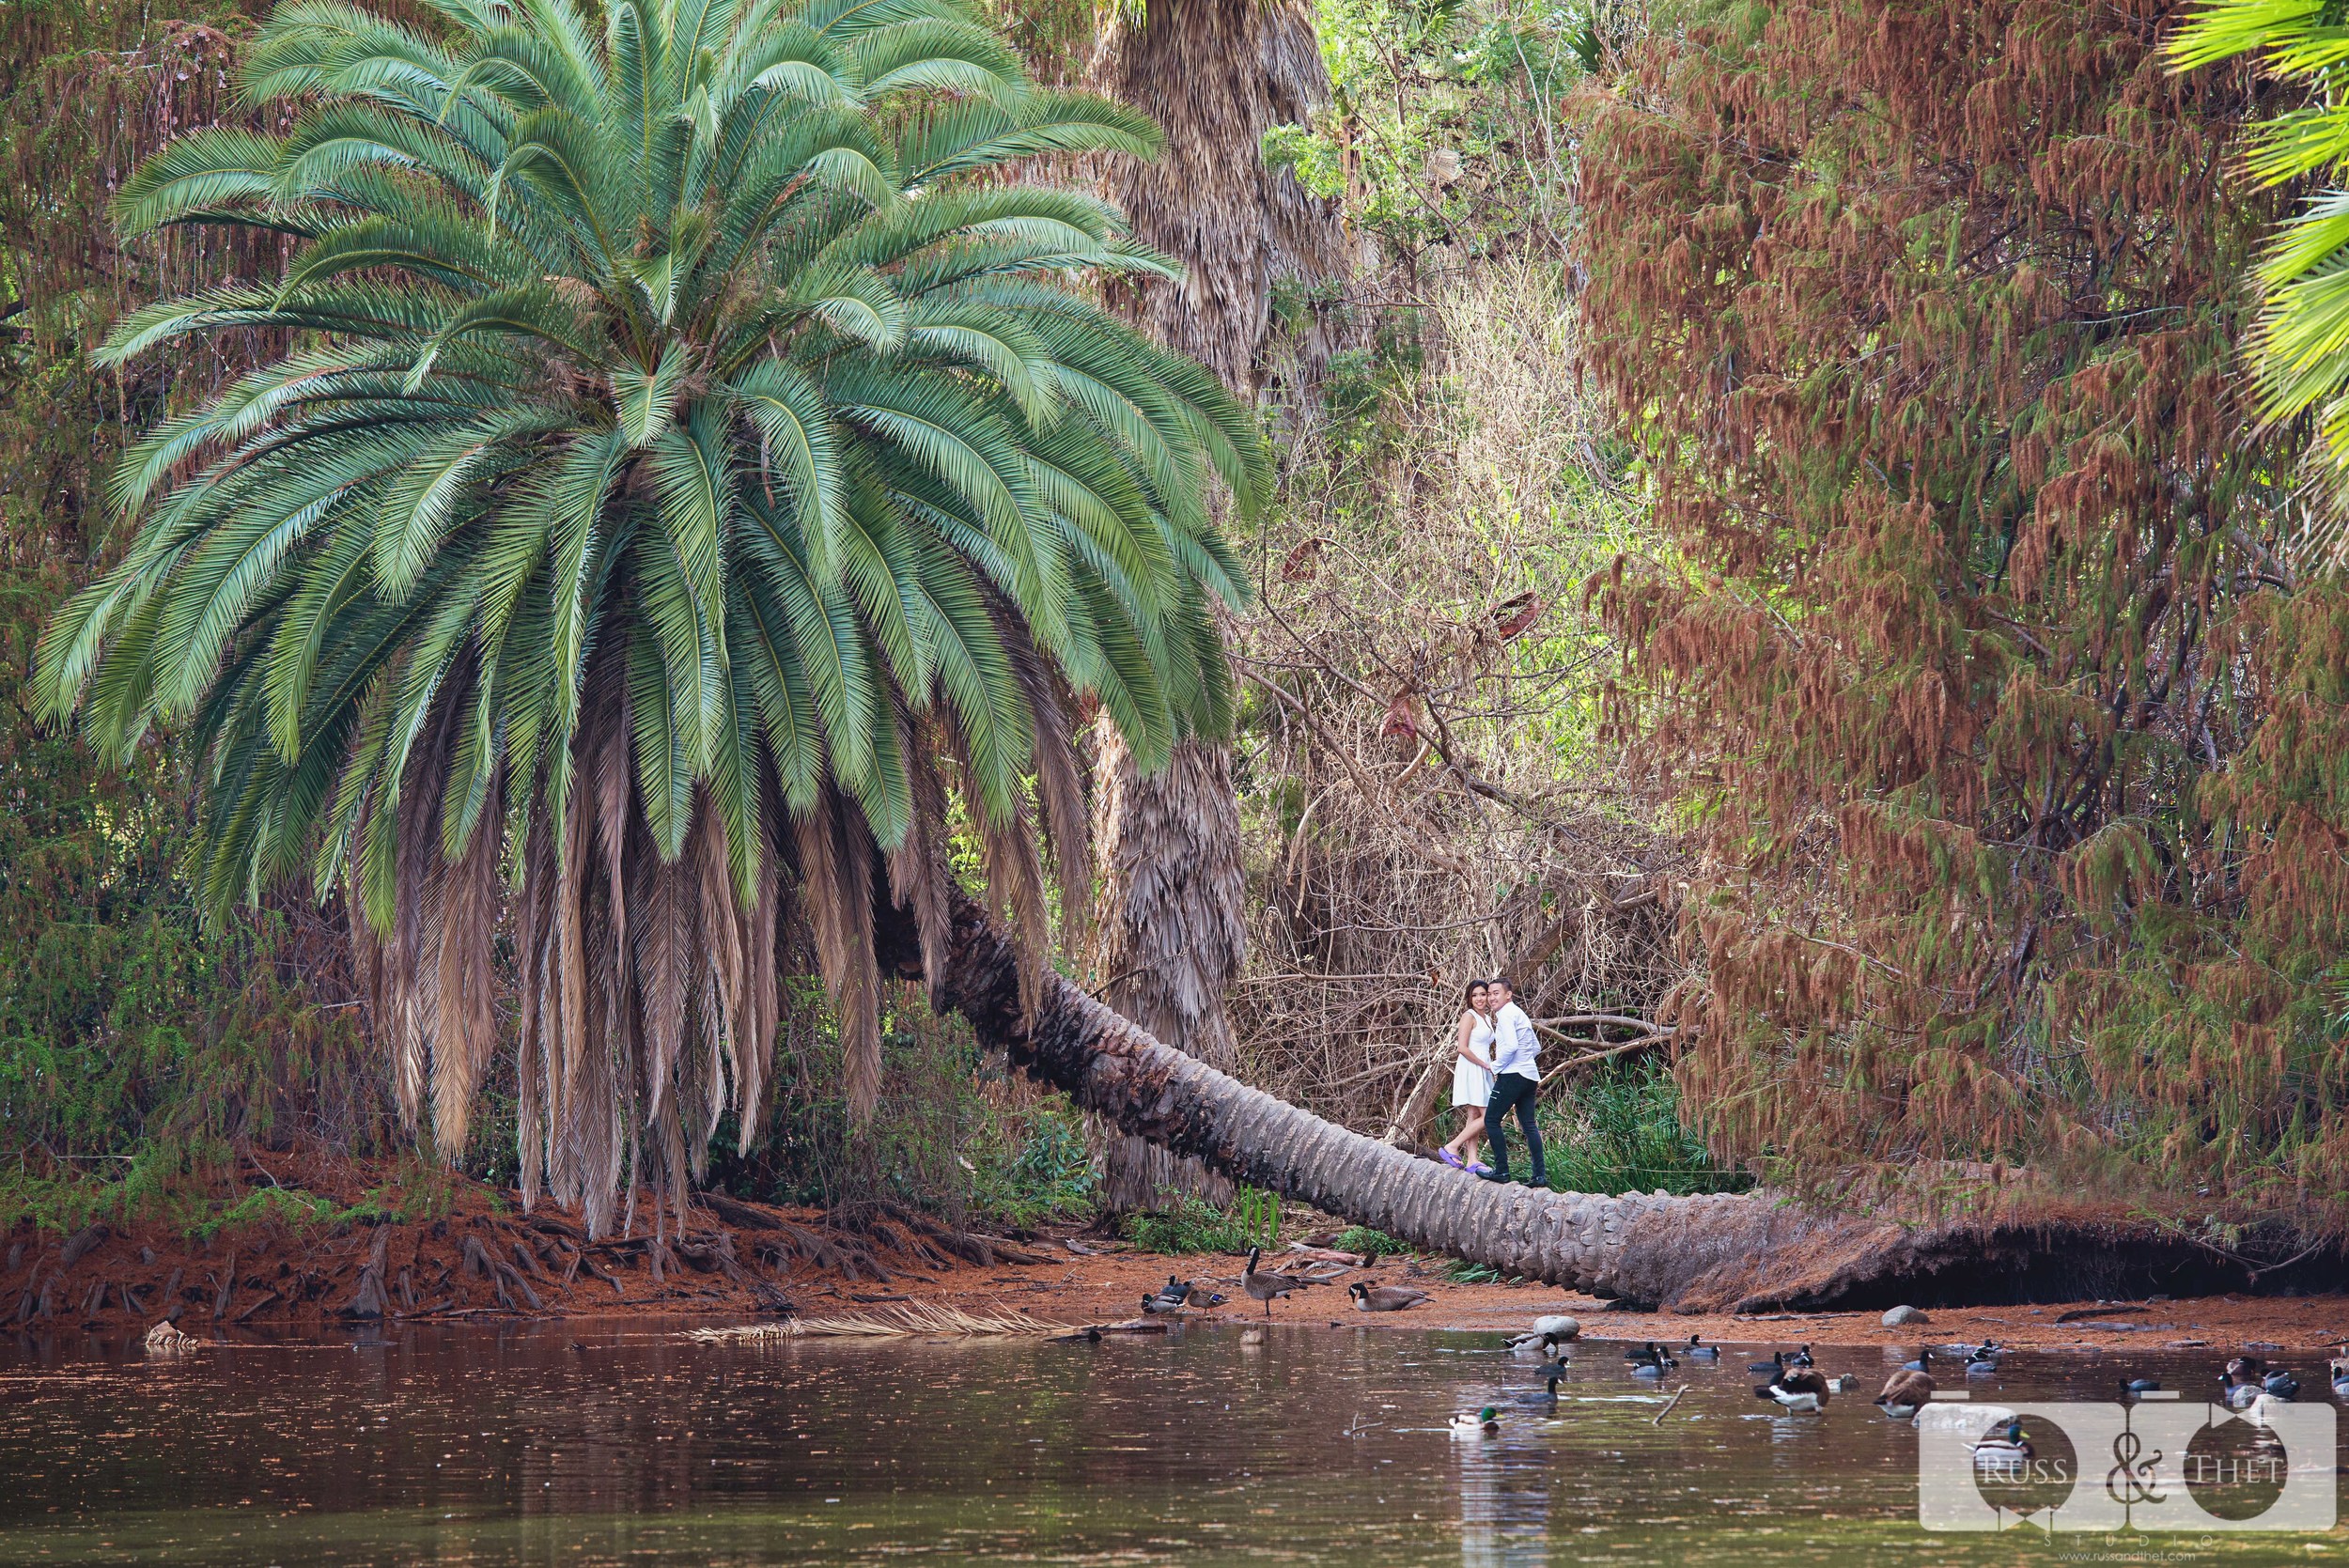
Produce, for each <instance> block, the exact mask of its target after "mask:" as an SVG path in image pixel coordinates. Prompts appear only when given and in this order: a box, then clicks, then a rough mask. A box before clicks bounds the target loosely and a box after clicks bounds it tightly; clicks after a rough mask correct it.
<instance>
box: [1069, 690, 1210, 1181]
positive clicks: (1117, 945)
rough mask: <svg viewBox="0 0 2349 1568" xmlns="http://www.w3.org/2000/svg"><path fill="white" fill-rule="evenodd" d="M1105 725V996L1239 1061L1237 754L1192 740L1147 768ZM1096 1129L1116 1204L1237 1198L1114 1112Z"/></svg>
mask: <svg viewBox="0 0 2349 1568" xmlns="http://www.w3.org/2000/svg"><path fill="white" fill-rule="evenodd" d="M1096 733H1097V736H1098V737H1099V741H1100V747H1099V753H1098V759H1097V762H1096V763H1095V765H1094V816H1095V824H1094V834H1093V842H1094V843H1095V845H1097V846H1098V849H1099V856H1100V865H1099V871H1100V882H1101V894H1100V899H1099V908H1098V909H1097V914H1096V918H1095V925H1096V930H1097V933H1098V935H1097V941H1096V947H1095V953H1094V963H1093V972H1094V973H1095V974H1097V975H1098V976H1100V977H1101V998H1102V1001H1105V1002H1106V1003H1108V1005H1109V1006H1110V1008H1111V1009H1112V1011H1114V1012H1116V1013H1118V1014H1119V1015H1121V1016H1123V1017H1126V1018H1128V1019H1130V1020H1132V1021H1133V1022H1134V1023H1136V1024H1138V1025H1140V1026H1141V1027H1142V1028H1143V1030H1145V1031H1147V1032H1149V1033H1150V1034H1151V1035H1152V1036H1154V1037H1155V1038H1157V1039H1158V1040H1159V1042H1160V1043H1161V1044H1163V1045H1167V1046H1171V1047H1173V1048H1175V1049H1177V1050H1180V1051H1183V1052H1185V1053H1187V1054H1189V1055H1191V1056H1195V1057H1197V1058H1199V1059H1200V1060H1201V1061H1203V1062H1205V1063H1207V1064H1208V1065H1210V1066H1213V1067H1217V1068H1220V1069H1222V1070H1223V1071H1226V1072H1229V1071H1233V1070H1235V1069H1237V1066H1238V1065H1239V1049H1238V1047H1237V1045H1236V1044H1235V1043H1234V1041H1233V1038H1232V1021H1231V1015H1230V1013H1229V1010H1228V1009H1227V1008H1226V1006H1225V1002H1224V996H1225V992H1226V991H1227V990H1228V989H1229V988H1230V986H1231V985H1232V982H1233V981H1234V980H1236V979H1237V978H1238V977H1239V968H1240V956H1241V954H1242V952H1243V951H1244V949H1245V943H1246V939H1247V927H1246V924H1245V909H1244V908H1243V907H1242V903H1241V899H1242V895H1243V893H1244V891H1245V888H1244V884H1243V881H1242V876H1241V870H1240V846H1239V806H1238V803H1237V800H1236V799H1235V798H1234V796H1233V793H1232V774H1231V758H1230V753H1228V752H1226V751H1225V750H1224V749H1223V748H1222V747H1221V746H1213V745H1207V744H1204V743H1202V742H1200V741H1197V740H1186V741H1183V742H1182V743H1180V744H1179V745H1177V746H1176V747H1175V753H1174V755H1173V756H1172V757H1171V758H1169V759H1168V761H1167V765H1166V767H1165V768H1161V769H1160V770H1159V772H1157V773H1155V774H1153V775H1151V776H1150V777H1148V778H1143V776H1142V775H1141V774H1140V772H1139V771H1138V770H1137V769H1136V768H1135V767H1134V760H1133V755H1132V753H1129V752H1128V751H1127V750H1126V747H1125V743H1124V742H1123V741H1122V740H1121V739H1120V738H1119V737H1118V735H1117V728H1116V726H1115V725H1113V724H1109V723H1103V724H1101V725H1099V726H1098V727H1097V731H1096ZM1097 1131H1098V1135H1099V1136H1098V1138H1097V1142H1098V1145H1099V1148H1100V1151H1101V1164H1102V1197H1103V1200H1104V1202H1105V1203H1107V1205H1108V1207H1109V1208H1110V1210H1111V1212H1112V1213H1116V1214H1130V1213H1135V1212H1139V1211H1143V1210H1149V1209H1156V1208H1159V1207H1160V1206H1162V1205H1163V1203H1165V1201H1166V1198H1167V1196H1168V1195H1169V1194H1173V1193H1190V1194H1195V1195H1196V1196H1198V1197H1201V1198H1204V1199H1206V1201H1207V1202H1208V1203H1216V1204H1219V1205H1221V1204H1226V1203H1230V1202H1231V1200H1232V1188H1231V1184H1230V1183H1229V1182H1227V1181H1225V1180H1224V1179H1223V1178H1222V1177H1221V1176H1219V1175H1216V1174H1214V1173H1212V1172H1209V1171H1207V1170H1206V1167H1204V1166H1202V1165H1201V1164H1200V1163H1199V1161H1197V1160H1196V1159H1183V1158H1178V1157H1175V1156H1174V1155H1173V1154H1170V1153H1169V1152H1168V1151H1167V1150H1166V1149H1165V1148H1163V1147H1161V1146H1160V1145H1159V1144H1156V1143H1153V1142H1150V1141H1148V1140H1146V1139H1143V1138H1138V1137H1136V1136H1134V1135H1133V1134H1131V1133H1128V1132H1123V1131H1120V1130H1119V1129H1118V1128H1117V1127H1116V1126H1115V1125H1114V1124H1113V1123H1111V1122H1108V1121H1097Z"/></svg>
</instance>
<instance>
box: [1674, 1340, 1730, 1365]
mask: <svg viewBox="0 0 2349 1568" xmlns="http://www.w3.org/2000/svg"><path fill="white" fill-rule="evenodd" d="M1680 1354H1681V1355H1683V1356H1685V1357H1687V1358H1688V1359H1689V1360H1691V1361H1718V1360H1719V1359H1720V1358H1721V1352H1720V1347H1719V1345H1711V1344H1704V1343H1700V1341H1699V1340H1698V1338H1697V1336H1696V1335H1694V1334H1691V1335H1689V1336H1688V1348H1687V1349H1685V1350H1683V1351H1681V1353H1680Z"/></svg>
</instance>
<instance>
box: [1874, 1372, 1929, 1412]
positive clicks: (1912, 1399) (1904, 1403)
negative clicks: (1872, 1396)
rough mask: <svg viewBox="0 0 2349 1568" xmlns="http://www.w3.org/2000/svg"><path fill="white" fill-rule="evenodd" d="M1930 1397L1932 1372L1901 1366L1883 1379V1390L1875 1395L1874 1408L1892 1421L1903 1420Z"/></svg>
mask: <svg viewBox="0 0 2349 1568" xmlns="http://www.w3.org/2000/svg"><path fill="white" fill-rule="evenodd" d="M1932 1397H1933V1377H1932V1374H1929V1373H1923V1372H1916V1371H1912V1370H1910V1369H1909V1368H1907V1367H1903V1368H1902V1369H1901V1370H1900V1371H1898V1372H1896V1373H1894V1374H1892V1375H1891V1376H1890V1377H1888V1378H1886V1379H1885V1382H1884V1391H1883V1392H1882V1393H1880V1394H1878V1395H1876V1408H1877V1409H1879V1410H1881V1411H1883V1412H1884V1413H1885V1414H1886V1415H1888V1416H1890V1417H1891V1418H1892V1419H1893V1420H1894V1421H1906V1420H1908V1419H1909V1418H1910V1417H1911V1416H1914V1415H1915V1414H1916V1413H1917V1412H1918V1410H1919V1409H1920V1408H1921V1406H1922V1405H1924V1403H1925V1401H1926V1400H1929V1399H1931V1398H1932Z"/></svg>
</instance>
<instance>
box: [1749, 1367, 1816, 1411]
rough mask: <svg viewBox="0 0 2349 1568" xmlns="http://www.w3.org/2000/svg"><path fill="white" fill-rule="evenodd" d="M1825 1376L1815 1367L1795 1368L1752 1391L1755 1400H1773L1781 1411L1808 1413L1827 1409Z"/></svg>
mask: <svg viewBox="0 0 2349 1568" xmlns="http://www.w3.org/2000/svg"><path fill="white" fill-rule="evenodd" d="M1832 1391H1833V1390H1832V1389H1829V1388H1828V1381H1827V1376H1826V1374H1823V1373H1822V1372H1820V1371H1819V1369H1818V1368H1816V1367H1795V1368H1792V1369H1790V1370H1788V1371H1786V1372H1782V1373H1780V1374H1778V1375H1777V1376H1776V1377H1774V1378H1772V1379H1770V1381H1768V1382H1767V1383H1765V1384H1763V1385H1762V1387H1760V1388H1758V1389H1754V1390H1753V1393H1754V1397H1755V1398H1756V1399H1768V1400H1775V1401H1777V1403H1778V1405H1779V1407H1780V1408H1781V1409H1784V1410H1794V1411H1797V1412H1808V1411H1813V1410H1824V1409H1826V1408H1827V1402H1828V1395H1829V1394H1830V1393H1831V1392H1832Z"/></svg>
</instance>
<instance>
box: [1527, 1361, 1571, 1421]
mask: <svg viewBox="0 0 2349 1568" xmlns="http://www.w3.org/2000/svg"><path fill="white" fill-rule="evenodd" d="M1565 1374H1566V1363H1565V1362H1564V1361H1563V1360H1548V1361H1544V1362H1543V1363H1542V1364H1541V1365H1540V1366H1538V1367H1536V1368H1534V1369H1533V1375H1534V1376H1536V1377H1538V1378H1540V1379H1541V1380H1542V1381H1543V1382H1544V1383H1546V1384H1548V1388H1546V1389H1535V1390H1534V1391H1533V1392H1532V1393H1526V1394H1519V1395H1517V1403H1518V1404H1519V1405H1536V1406H1540V1407H1542V1408H1545V1409H1547V1408H1552V1407H1555V1406H1556V1405H1557V1403H1558V1380H1559V1379H1560V1378H1562V1377H1563V1376H1565Z"/></svg>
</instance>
